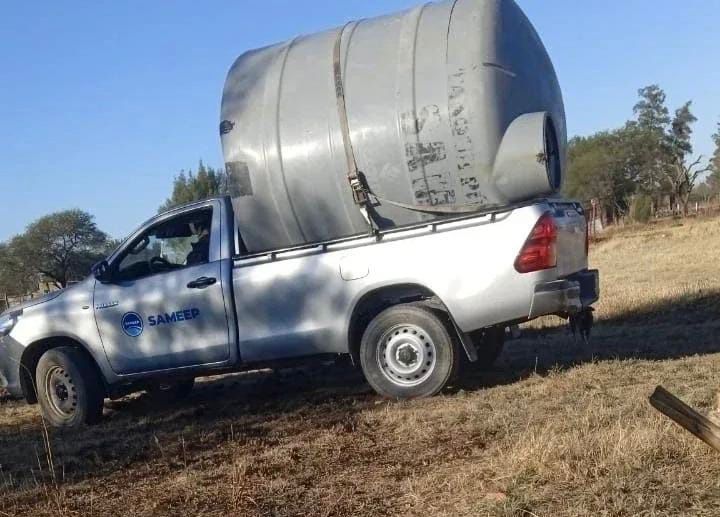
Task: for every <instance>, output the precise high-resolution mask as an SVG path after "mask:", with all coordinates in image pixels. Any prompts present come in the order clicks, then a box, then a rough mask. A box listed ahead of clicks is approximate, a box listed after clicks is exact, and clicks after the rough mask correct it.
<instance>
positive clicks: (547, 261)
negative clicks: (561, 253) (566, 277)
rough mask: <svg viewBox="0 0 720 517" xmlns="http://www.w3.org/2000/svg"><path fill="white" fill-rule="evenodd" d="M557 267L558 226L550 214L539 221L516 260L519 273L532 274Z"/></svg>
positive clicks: (544, 215)
mask: <svg viewBox="0 0 720 517" xmlns="http://www.w3.org/2000/svg"><path fill="white" fill-rule="evenodd" d="M555 266H557V226H556V225H555V219H553V216H552V214H551V213H550V212H547V213H545V214H543V215H542V217H540V219H538V222H537V223H536V224H535V227H534V228H533V230H532V232H530V236H529V237H528V239H527V240H526V241H525V244H524V245H523V247H522V249H521V250H520V253H519V254H518V256H517V259H515V270H516V271H517V272H518V273H532V272H533V271H540V270H542V269H550V268H553V267H555Z"/></svg>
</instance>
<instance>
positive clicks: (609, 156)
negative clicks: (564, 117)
mask: <svg viewBox="0 0 720 517" xmlns="http://www.w3.org/2000/svg"><path fill="white" fill-rule="evenodd" d="M649 141H650V142H651V141H652V138H651V137H650V136H649V133H648V132H647V131H645V130H642V129H640V128H638V126H637V125H633V124H628V125H626V126H625V127H623V128H620V129H616V130H614V131H604V132H601V133H596V134H594V135H591V136H589V137H575V138H573V139H572V140H570V142H569V145H568V178H567V181H566V184H565V192H566V194H568V195H569V196H570V197H576V198H580V199H583V200H586V201H587V200H589V199H592V198H597V199H598V200H599V201H600V203H601V205H602V207H603V211H604V212H605V213H607V214H608V215H609V216H610V217H611V218H612V219H613V220H616V219H618V218H619V217H623V216H625V215H627V213H628V209H629V207H630V201H631V199H632V197H633V195H635V194H636V192H637V191H638V190H639V185H640V180H641V178H642V175H643V173H644V169H645V166H646V162H647V160H648V157H647V156H646V152H647V149H649V148H651V146H650V145H649V143H648V142H649Z"/></svg>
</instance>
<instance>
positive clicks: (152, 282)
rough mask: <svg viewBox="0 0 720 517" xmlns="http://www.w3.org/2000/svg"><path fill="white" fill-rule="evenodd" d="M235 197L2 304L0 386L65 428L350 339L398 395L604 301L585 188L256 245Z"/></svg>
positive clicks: (368, 369)
mask: <svg viewBox="0 0 720 517" xmlns="http://www.w3.org/2000/svg"><path fill="white" fill-rule="evenodd" d="M232 210H233V209H232V203H231V201H230V199H229V198H218V199H211V200H207V201H203V202H199V203H194V204H192V205H188V206H185V207H182V208H178V209H175V210H172V211H170V212H168V213H165V214H162V215H158V216H157V217H154V218H152V219H151V220H149V221H148V222H146V223H145V224H143V225H142V226H141V227H140V228H138V229H137V231H135V232H134V233H133V234H132V235H131V236H130V237H129V238H128V239H127V240H126V241H125V242H124V243H123V244H122V245H121V246H120V247H119V248H118V249H117V250H116V251H115V252H114V253H113V254H112V255H111V256H110V257H109V258H108V259H107V260H106V261H103V262H102V263H100V264H99V265H98V266H96V267H95V268H94V270H93V275H91V276H90V277H89V278H87V279H86V280H84V281H82V282H80V283H79V284H77V285H74V286H72V287H70V288H68V289H65V290H63V291H58V292H56V293H52V294H50V295H48V296H46V297H44V298H39V299H36V300H33V301H32V302H30V303H27V304H25V305H23V306H20V307H15V308H12V309H10V310H8V311H6V312H5V313H3V315H2V316H1V317H0V336H1V337H0V385H1V386H3V387H5V388H6V389H7V390H9V391H10V392H11V393H12V394H15V395H18V396H20V395H22V396H24V398H25V399H26V400H27V401H28V402H29V403H36V402H39V403H40V407H41V410H42V413H43V415H44V417H45V418H46V419H47V420H48V421H49V422H50V423H51V424H53V425H55V426H66V427H72V426H77V425H82V424H86V423H93V422H97V421H98V420H99V419H100V418H101V416H102V408H103V400H104V399H105V398H106V397H111V398H115V397H120V396H123V395H125V394H128V393H131V392H134V391H139V390H149V391H157V392H165V393H169V394H174V395H176V396H179V395H181V394H184V393H187V392H188V391H189V390H190V389H191V388H192V385H193V382H194V379H195V378H196V377H198V376H203V375H209V374H216V373H223V372H229V371H239V370H244V369H253V368H257V367H258V366H260V365H266V364H275V363H276V362H278V361H281V360H287V359H293V358H300V357H323V356H326V355H327V354H333V355H336V354H350V356H351V357H352V358H353V362H354V363H355V364H359V365H360V366H361V368H362V371H363V372H364V374H365V377H366V379H367V381H368V383H369V384H370V385H371V386H372V387H373V388H374V389H375V390H376V391H377V392H378V393H380V394H382V395H384V396H387V397H390V398H412V397H425V396H431V395H433V394H436V393H438V392H439V391H440V390H441V389H442V388H443V387H444V386H445V385H446V384H447V383H448V382H449V381H450V380H451V379H452V378H453V376H454V375H455V374H456V372H457V369H458V365H459V364H460V363H461V362H468V363H473V362H475V363H482V364H484V365H487V364H489V363H491V362H492V361H493V360H494V359H495V357H497V355H498V354H499V353H500V350H501V348H502V345H503V340H504V335H505V332H504V331H505V328H506V327H507V326H510V325H514V324H516V323H520V322H525V321H528V320H531V319H533V318H537V317H539V316H543V315H547V314H558V315H562V316H566V317H570V316H573V315H578V314H582V313H583V311H586V310H588V309H587V308H588V307H589V305H590V304H592V303H593V302H594V301H596V300H597V298H598V273H597V271H592V270H588V269H587V267H588V264H587V232H586V222H585V217H584V215H583V211H582V208H581V206H580V205H579V204H578V203H574V202H567V201H562V200H538V201H534V202H529V203H525V204H521V205H515V206H511V207H508V208H506V209H503V210H499V211H493V212H488V213H482V214H474V215H471V216H464V217H459V218H454V219H446V220H442V221H438V222H433V223H431V224H422V225H415V226H410V227H403V228H396V229H393V230H389V231H385V232H375V233H372V234H368V235H363V236H358V237H352V238H345V239H340V240H334V241H328V242H322V243H318V244H314V245H307V246H302V247H297V248H290V249H285V250H276V251H273V252H268V253H260V254H249V253H247V252H246V251H245V250H244V246H243V240H242V235H241V232H240V231H239V230H238V228H237V227H236V226H235V222H234V221H235V219H234V216H233V213H232Z"/></svg>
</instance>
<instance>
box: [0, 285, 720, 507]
mask: <svg viewBox="0 0 720 517" xmlns="http://www.w3.org/2000/svg"><path fill="white" fill-rule="evenodd" d="M719 309H720V293H715V292H712V293H698V294H697V295H694V296H692V297H685V298H680V299H674V300H667V301H664V302H660V303H653V304H646V305H644V306H640V307H638V309H636V310H635V311H633V312H632V313H626V314H623V315H621V316H617V317H610V318H602V315H600V318H599V320H600V321H599V322H598V324H597V326H596V328H595V330H594V333H593V334H594V335H593V339H592V342H591V344H590V345H589V346H586V345H584V344H581V343H580V341H579V340H577V341H574V340H573V338H572V336H571V335H569V333H568V332H567V331H566V330H565V329H564V328H555V329H535V330H533V329H530V330H526V331H525V335H524V337H522V338H521V339H518V340H512V341H510V342H508V343H507V345H506V349H505V351H504V352H503V354H502V355H501V357H500V358H499V360H498V362H497V364H496V365H495V366H494V367H492V368H491V369H487V370H484V371H483V370H480V369H478V368H473V369H472V371H470V372H468V373H467V374H465V375H463V377H462V379H461V380H460V381H459V382H457V383H456V384H455V386H452V387H451V388H450V389H449V390H448V395H450V396H452V393H453V392H454V391H457V390H459V389H463V390H465V391H477V392H480V391H482V390H483V389H485V388H490V387H493V386H498V385H507V384H513V383H518V382H522V381H523V379H525V378H527V377H528V376H531V375H540V376H543V375H546V374H548V373H549V372H551V371H558V370H568V369H571V368H574V367H577V366H580V365H582V364H584V363H586V362H589V361H611V360H626V359H640V360H664V359H675V358H681V357H687V356H694V355H703V354H714V353H720V339H718V338H717V337H716V336H718V335H720V332H719V331H720V321H719V320H718V314H720V310H719ZM418 403H422V402H418ZM388 404H393V402H385V401H383V400H382V399H381V398H380V397H378V396H377V395H375V394H374V393H373V392H372V390H371V389H370V388H369V386H368V385H367V384H366V383H365V381H364V379H363V377H362V374H361V372H360V371H359V370H358V369H357V368H355V367H353V366H352V365H351V364H350V363H349V361H335V362H332V361H326V362H323V363H316V364H312V365H308V366H303V367H297V368H291V369H281V370H258V371H253V372H245V373H240V374H232V375H227V376H222V377H216V378H208V379H201V380H200V381H199V382H198V385H197V387H196V389H195V390H193V392H192V394H191V395H190V397H189V398H188V399H186V400H184V401H179V402H177V403H173V404H170V405H166V406H162V407H158V406H157V405H156V404H154V403H152V401H151V399H149V397H147V396H146V395H144V394H140V395H132V396H129V397H126V398H124V399H121V400H119V401H108V402H106V408H105V418H104V421H103V423H102V424H100V425H99V426H95V427H92V428H88V429H84V430H80V431H73V432H63V431H58V430H53V429H51V430H49V437H48V438H49V439H48V441H47V442H45V440H44V439H43V430H42V425H41V422H40V419H39V417H38V416H37V414H38V413H37V408H36V407H33V408H27V407H25V406H22V405H21V404H19V403H17V402H9V403H8V405H9V406H10V409H9V410H7V406H6V407H0V411H1V412H2V414H3V418H4V419H5V421H3V422H2V423H0V458H1V459H2V462H1V463H2V470H1V471H0V474H1V475H0V495H1V494H2V493H3V492H5V491H8V490H13V491H17V490H18V489H20V488H28V487H31V486H37V483H38V481H39V480H49V479H50V474H49V470H48V468H47V465H44V463H43V460H42V459H39V458H43V457H44V456H45V453H44V452H43V451H45V450H46V443H49V444H50V447H51V448H52V451H53V457H54V461H55V468H56V471H57V472H62V476H63V479H64V480H65V481H66V482H78V481H81V480H84V479H89V478H93V477H97V476H105V475H112V474H113V473H115V472H118V471H121V470H124V469H127V468H131V467H132V466H133V465H136V464H142V463H148V464H153V465H155V464H157V465H161V466H162V468H174V467H173V466H175V467H178V468H180V467H179V465H180V464H181V463H183V462H186V461H191V462H192V461H195V460H196V459H197V458H198V457H202V455H203V454H211V453H212V454H225V452H218V451H224V450H225V448H224V447H221V446H222V445H223V444H228V443H235V444H248V443H251V444H252V446H253V447H264V446H269V447H271V446H273V445H277V443H279V442H280V441H282V440H287V439H288V437H292V436H294V435H297V436H298V437H301V436H303V434H304V433H308V432H318V431H320V430H327V429H330V430H332V431H333V432H339V433H343V432H354V430H355V429H356V428H359V426H361V419H360V418H359V414H360V413H362V412H364V411H367V410H372V409H373V408H375V407H386V406H387V405H388ZM412 404H415V403H414V402H413V403H412ZM378 405H381V406H378ZM18 413H21V414H22V415H24V417H23V418H22V419H18V418H15V421H11V420H10V417H9V416H8V415H13V414H15V415H16V414H18ZM180 444H182V446H181V445H180ZM186 444H188V447H189V448H190V449H189V452H187V451H186V449H185V447H186ZM211 451H212V452H211ZM228 454H229V453H228ZM186 455H187V457H189V458H190V459H189V460H188V459H186ZM168 465H169V467H168ZM43 469H45V470H43ZM8 480H10V481H8Z"/></svg>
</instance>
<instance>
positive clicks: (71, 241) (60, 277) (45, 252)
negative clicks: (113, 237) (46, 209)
mask: <svg viewBox="0 0 720 517" xmlns="http://www.w3.org/2000/svg"><path fill="white" fill-rule="evenodd" d="M107 242H108V237H107V235H106V234H105V233H103V232H102V231H100V230H99V229H98V228H97V226H96V225H95V222H94V220H93V216H92V215H90V214H88V213H86V212H83V211H81V210H66V211H64V212H57V213H54V214H50V215H46V216H44V217H41V218H40V219H38V220H37V221H35V222H33V223H31V224H30V225H29V226H28V227H27V230H26V231H25V233H23V234H21V235H18V236H16V237H14V238H13V239H12V240H11V241H10V242H9V243H8V244H7V246H6V250H8V249H9V256H11V257H13V260H14V261H15V263H16V264H21V265H22V273H23V274H24V275H28V276H30V277H35V279H37V277H39V276H40V275H42V276H43V277H45V278H47V279H48V280H50V281H52V282H54V283H55V285H56V286H57V287H59V288H64V287H67V285H68V282H70V281H72V280H80V279H82V278H84V277H85V276H86V275H87V274H88V273H89V271H90V267H91V266H92V264H94V263H95V262H97V261H99V260H101V259H102V258H104V256H105V255H104V254H105V252H106V251H107Z"/></svg>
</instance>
